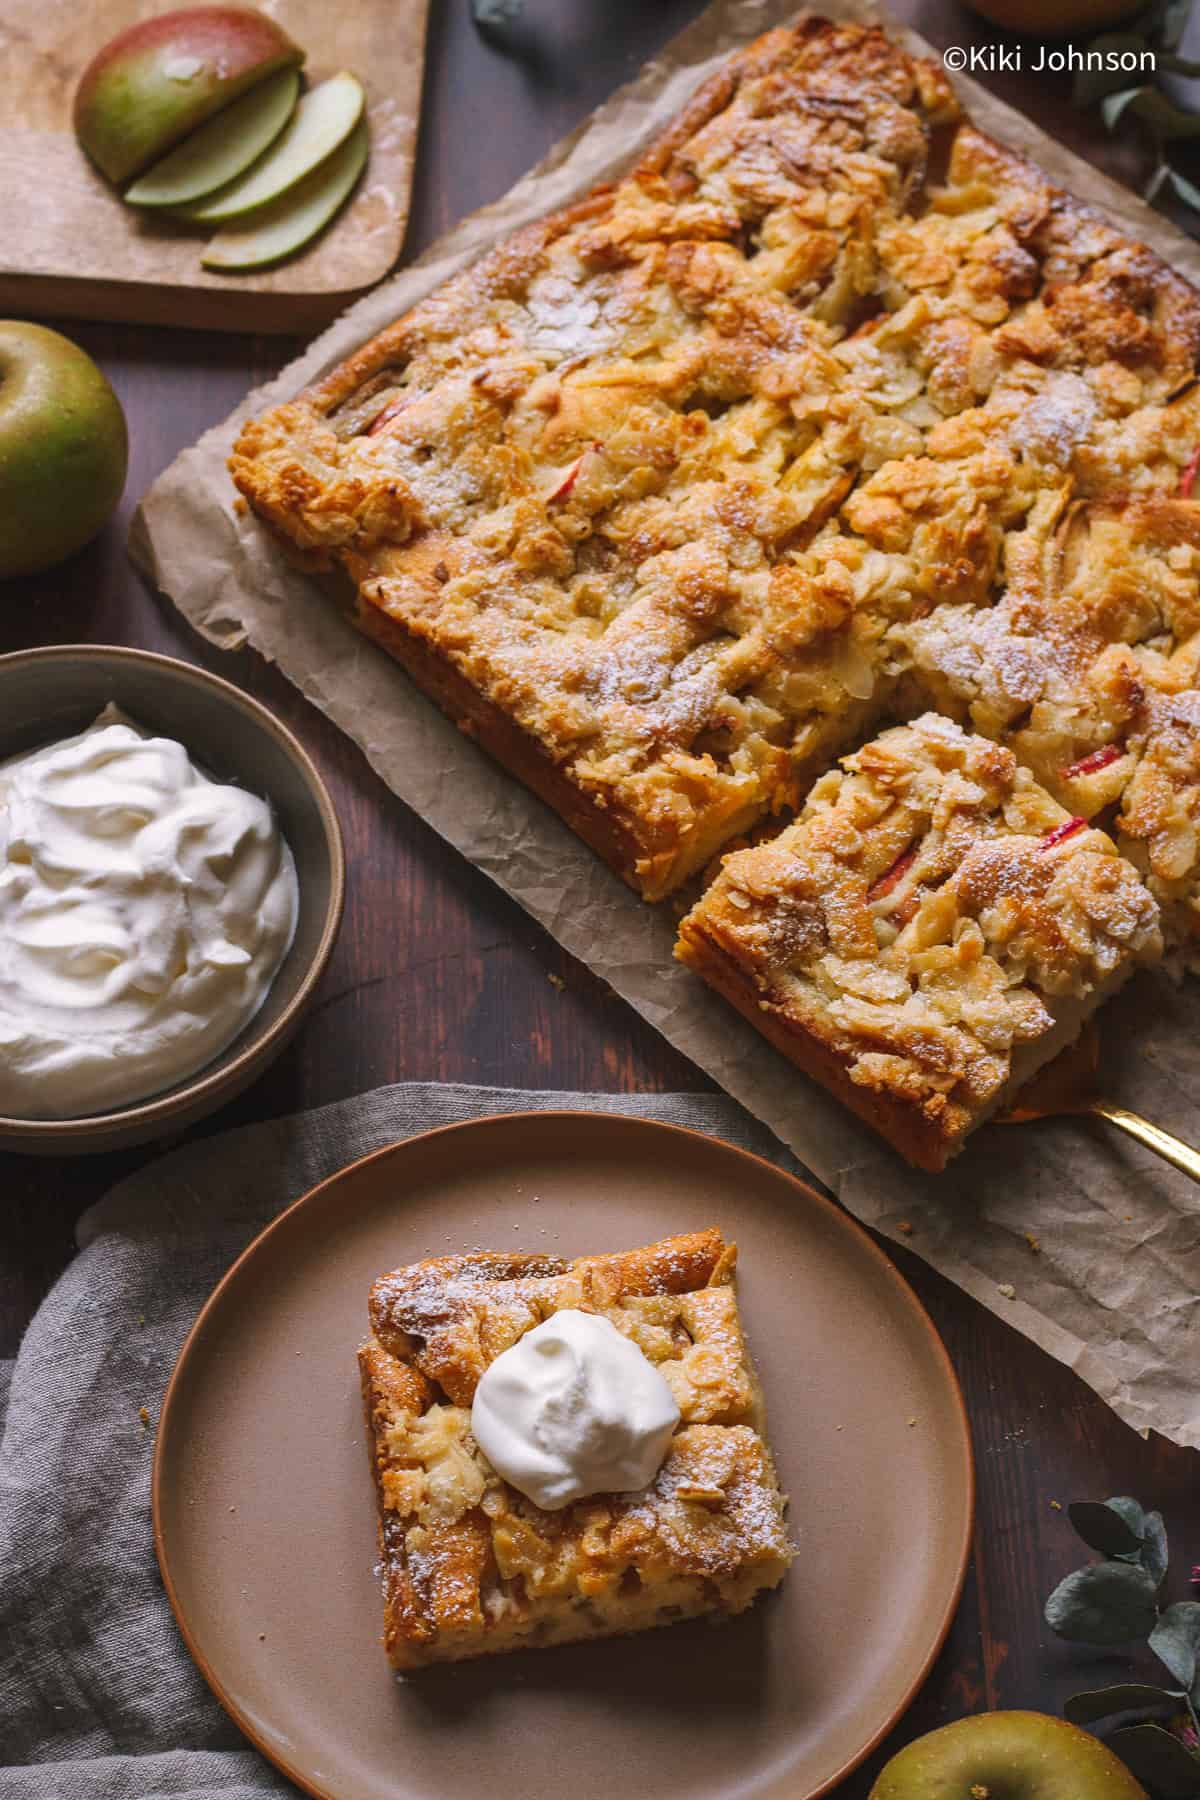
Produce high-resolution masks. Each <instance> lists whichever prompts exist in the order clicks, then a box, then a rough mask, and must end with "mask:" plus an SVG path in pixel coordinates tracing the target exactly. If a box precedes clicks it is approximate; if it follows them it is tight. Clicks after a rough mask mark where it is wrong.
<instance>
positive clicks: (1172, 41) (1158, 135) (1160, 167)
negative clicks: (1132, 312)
mask: <svg viewBox="0 0 1200 1800" xmlns="http://www.w3.org/2000/svg"><path fill="white" fill-rule="evenodd" d="M1190 6H1191V0H1154V4H1152V5H1150V6H1149V7H1148V8H1147V9H1146V11H1145V12H1142V13H1139V14H1138V16H1137V17H1136V18H1135V19H1132V20H1131V21H1130V23H1129V25H1128V26H1127V27H1126V28H1125V30H1124V31H1106V32H1104V33H1102V35H1101V36H1100V37H1097V38H1093V39H1092V40H1091V42H1090V43H1089V44H1088V49H1089V50H1099V51H1101V52H1104V51H1113V52H1114V53H1116V54H1117V55H1119V54H1120V53H1121V52H1123V51H1132V52H1134V53H1135V54H1137V53H1140V52H1141V51H1144V50H1150V51H1153V53H1154V58H1155V67H1154V74H1155V76H1156V77H1157V76H1158V75H1159V74H1163V73H1165V74H1171V75H1185V76H1186V75H1200V62H1192V61H1189V60H1188V58H1187V57H1183V56H1179V55H1177V54H1176V50H1175V46H1176V45H1177V44H1178V42H1179V39H1180V36H1181V34H1182V32H1183V27H1184V25H1185V24H1186V22H1187V16H1188V12H1189V10H1190ZM1072 98H1073V100H1074V102H1075V104H1076V106H1081V107H1089V106H1099V108H1100V113H1101V117H1102V118H1103V120H1104V123H1105V125H1106V126H1107V128H1108V130H1109V131H1114V132H1115V131H1116V130H1117V129H1118V128H1120V129H1122V130H1123V131H1128V130H1129V129H1130V127H1131V126H1132V125H1133V124H1135V123H1136V124H1137V125H1139V126H1140V127H1141V130H1142V132H1143V134H1144V135H1145V137H1146V139H1147V140H1148V143H1149V145H1150V148H1151V152H1152V156H1153V164H1152V167H1151V172H1150V176H1149V179H1148V180H1147V182H1146V184H1145V186H1144V188H1143V190H1142V192H1143V196H1144V198H1145V199H1147V200H1149V201H1154V200H1157V199H1159V198H1160V197H1161V196H1162V195H1165V194H1166V193H1174V194H1175V196H1176V197H1177V199H1179V200H1181V201H1182V202H1183V204H1184V205H1185V206H1186V207H1189V208H1190V209H1191V210H1192V211H1193V212H1197V213H1200V188H1198V187H1197V186H1196V184H1195V183H1194V182H1192V181H1189V180H1188V179H1187V177H1186V176H1185V175H1181V174H1180V172H1179V170H1178V169H1176V168H1174V167H1173V166H1172V164H1171V163H1170V162H1168V160H1167V146H1168V145H1169V144H1173V143H1185V142H1188V141H1190V140H1195V139H1200V114H1197V113H1194V112H1189V111H1188V109H1187V108H1186V107H1184V106H1180V105H1179V103H1178V101H1176V100H1175V99H1173V98H1172V96H1171V95H1170V94H1168V93H1165V92H1164V91H1163V89H1162V88H1160V87H1158V86H1156V84H1155V81H1153V80H1151V81H1146V82H1140V83H1137V84H1136V85H1135V86H1133V87H1130V86H1129V74H1128V71H1127V70H1123V69H1119V68H1117V69H1111V68H1097V69H1080V70H1079V72H1078V73H1077V74H1076V76H1075V81H1074V86H1073V89H1072Z"/></svg>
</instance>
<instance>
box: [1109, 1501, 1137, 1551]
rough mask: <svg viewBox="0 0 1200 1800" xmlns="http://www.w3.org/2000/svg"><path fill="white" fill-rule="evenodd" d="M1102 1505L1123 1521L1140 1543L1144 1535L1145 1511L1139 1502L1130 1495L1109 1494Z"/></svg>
mask: <svg viewBox="0 0 1200 1800" xmlns="http://www.w3.org/2000/svg"><path fill="white" fill-rule="evenodd" d="M1104 1504H1105V1506H1107V1507H1111V1509H1112V1511H1113V1512H1115V1513H1117V1514H1118V1515H1119V1516H1120V1517H1121V1518H1122V1519H1124V1521H1125V1523H1126V1524H1127V1525H1128V1527H1129V1529H1130V1531H1132V1532H1133V1534H1134V1536H1135V1537H1136V1538H1137V1540H1138V1542H1139V1543H1140V1542H1141V1540H1142V1539H1143V1538H1144V1537H1145V1535H1146V1509H1145V1507H1144V1506H1143V1505H1142V1503H1141V1501H1140V1500H1135V1499H1134V1498H1133V1495H1132V1494H1110V1495H1109V1496H1108V1499H1107V1500H1106V1501H1105V1502H1104Z"/></svg>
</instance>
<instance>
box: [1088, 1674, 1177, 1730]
mask: <svg viewBox="0 0 1200 1800" xmlns="http://www.w3.org/2000/svg"><path fill="white" fill-rule="evenodd" d="M1186 1699H1187V1695H1186V1694H1184V1693H1181V1692H1180V1690H1179V1689H1178V1688H1160V1687H1150V1686H1148V1685H1147V1684H1146V1683H1143V1682H1139V1681H1124V1682H1119V1683H1118V1684H1117V1686H1116V1687H1106V1688H1092V1689H1091V1690H1090V1691H1089V1692H1088V1693H1086V1694H1072V1695H1071V1698H1070V1699H1069V1700H1068V1701H1067V1703H1066V1705H1065V1706H1064V1707H1063V1714H1064V1716H1065V1717H1066V1718H1068V1719H1069V1720H1070V1721H1071V1724H1072V1725H1094V1724H1095V1723H1096V1721H1097V1720H1098V1719H1111V1718H1112V1716H1113V1714H1114V1713H1122V1712H1142V1711H1145V1710H1148V1709H1149V1708H1150V1707H1162V1709H1163V1710H1164V1711H1168V1710H1169V1711H1171V1712H1178V1710H1179V1703H1180V1701H1181V1700H1186Z"/></svg>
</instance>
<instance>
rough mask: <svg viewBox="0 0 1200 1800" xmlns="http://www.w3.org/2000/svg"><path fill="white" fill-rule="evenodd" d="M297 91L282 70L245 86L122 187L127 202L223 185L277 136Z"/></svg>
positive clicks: (167, 200)
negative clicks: (243, 91) (228, 103)
mask: <svg viewBox="0 0 1200 1800" xmlns="http://www.w3.org/2000/svg"><path fill="white" fill-rule="evenodd" d="M299 92H300V74H299V71H298V70H296V69H284V70H282V71H281V72H280V73H279V74H278V75H272V76H271V77H270V79H269V80H267V81H263V82H260V83H259V85H258V87H255V88H251V89H250V92H249V93H248V94H243V95H242V98H241V99H240V100H235V101H234V103H233V105H232V106H227V107H226V108H225V110H224V112H219V113H218V114H217V116H216V118H215V119H210V120H209V121H208V123H207V124H206V125H201V127H200V129H199V130H198V131H193V133H192V135H191V137H189V138H185V139H184V141H183V143H182V144H180V145H179V146H178V147H177V148H176V149H174V150H172V152H171V154H170V155H169V156H164V157H163V160H162V161H161V162H158V163H155V165H154V167H153V168H152V169H149V170H147V172H146V174H145V175H143V176H142V178H141V180H140V181H135V182H134V184H133V186H132V187H131V188H127V189H126V191H125V196H124V197H125V199H126V200H128V201H129V203H130V205H132V206H183V205H185V204H186V203H187V202H188V201H189V200H199V199H201V198H202V197H203V196H204V195H206V194H211V193H212V192H213V191H214V189H216V188H220V187H225V186H226V185H227V183H229V182H231V181H233V180H234V179H235V178H236V177H237V176H238V175H241V174H242V173H244V171H245V170H246V169H248V168H249V167H250V164H251V163H252V162H257V160H258V158H259V157H260V156H261V155H262V153H263V151H264V150H266V149H267V148H268V147H269V146H270V145H271V144H273V143H274V142H275V139H276V138H277V137H278V136H279V134H280V132H281V131H282V130H283V128H284V126H285V125H286V124H287V122H288V120H289V119H290V118H291V116H292V114H293V112H294V111H295V110H296V97H297V95H298V94H299Z"/></svg>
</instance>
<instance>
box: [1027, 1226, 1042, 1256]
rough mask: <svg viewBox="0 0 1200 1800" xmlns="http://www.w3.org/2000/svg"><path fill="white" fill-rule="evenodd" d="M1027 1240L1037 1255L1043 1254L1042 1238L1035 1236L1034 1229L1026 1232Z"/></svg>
mask: <svg viewBox="0 0 1200 1800" xmlns="http://www.w3.org/2000/svg"><path fill="white" fill-rule="evenodd" d="M1025 1242H1026V1243H1027V1244H1028V1245H1029V1248H1030V1249H1031V1250H1032V1251H1033V1254H1034V1255H1035V1256H1040V1255H1041V1254H1042V1240H1041V1238H1037V1237H1034V1235H1033V1233H1032V1231H1027V1232H1026V1233H1025Z"/></svg>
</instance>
